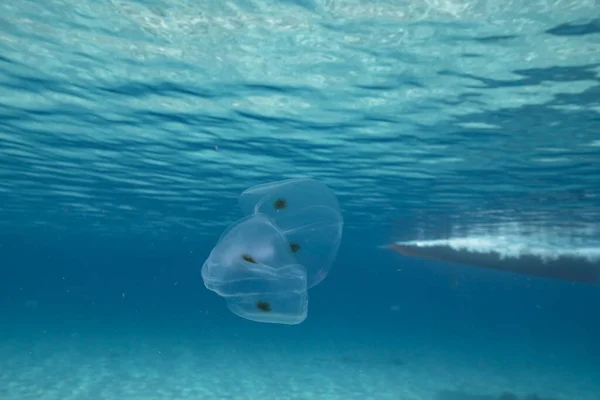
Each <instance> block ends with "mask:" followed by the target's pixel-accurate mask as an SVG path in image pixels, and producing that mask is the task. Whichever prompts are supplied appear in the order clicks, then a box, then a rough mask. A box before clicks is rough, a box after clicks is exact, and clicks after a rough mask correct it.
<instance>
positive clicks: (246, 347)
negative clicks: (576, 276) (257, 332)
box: [0, 330, 600, 400]
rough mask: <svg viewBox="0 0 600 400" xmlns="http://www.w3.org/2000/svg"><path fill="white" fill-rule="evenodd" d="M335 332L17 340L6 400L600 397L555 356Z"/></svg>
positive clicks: (8, 361) (4, 370)
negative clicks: (305, 335) (285, 335)
mask: <svg viewBox="0 0 600 400" xmlns="http://www.w3.org/2000/svg"><path fill="white" fill-rule="evenodd" d="M141 331H143V330H141ZM323 334H324V336H328V337H327V338H325V337H324V338H323V341H319V340H315V339H314V338H313V339H307V340H306V341H305V342H302V341H298V340H297V338H295V339H294V340H286V339H285V338H279V339H277V340H265V338H258V339H257V338H256V337H254V338H253V337H247V336H245V335H243V334H237V335H221V334H214V332H213V334H211V335H207V336H206V337H203V336H201V335H198V336H197V337H190V336H189V335H187V336H185V337H179V336H177V335H168V336H164V335H163V336H161V335H154V336H149V335H148V336H144V335H140V334H132V333H128V334H125V333H118V332H112V333H111V334H108V335H107V334H100V333H93V332H92V333H90V332H86V333H84V332H76V331H72V332H71V333H70V334H65V333H60V334H58V333H55V334H53V333H50V332H47V333H43V332H42V333H36V334H35V335H30V336H27V337H25V336H21V337H18V336H15V335H13V334H11V335H10V337H9V338H6V337H5V338H3V339H1V340H0V399H2V400H75V399H77V400H101V399H102V400H105V399H106V400H109V399H110V400H163V399H169V400H175V399H195V400H212V399H215V400H217V399H218V400H221V399H223V400H226V399H227V400H229V399H231V400H309V399H310V400H312V399H323V400H379V399H381V400H384V399H390V400H391V399H394V400H492V399H498V398H499V396H501V395H502V393H503V392H506V391H511V392H513V393H514V394H516V395H517V396H523V397H522V398H525V397H524V396H526V395H528V394H532V393H537V395H538V396H539V397H540V398H552V399H557V400H598V399H600V372H594V368H595V367H594V366H593V365H591V364H589V363H588V364H586V363H583V364H582V365H579V366H576V365H572V364H571V362H572V361H573V360H567V359H561V358H560V357H561V356H557V355H553V354H550V355H544V356H543V357H541V358H540V359H539V361H535V357H533V356H534V355H533V354H529V355H527V354H524V353H523V352H520V351H517V349H516V347H513V348H511V347H510V346H504V347H502V348H498V349H495V350H493V349H492V350H489V353H486V351H478V352H475V353H473V354H467V353H466V351H465V349H468V348H469V345H468V343H467V344H465V346H450V347H449V346H448V343H444V344H443V345H442V344H441V343H438V345H437V347H436V344H435V343H433V342H432V341H430V340H429V341H428V340H417V341H414V340H413V341H411V340H408V339H406V338H403V339H400V338H399V339H398V340H395V341H394V342H395V344H394V345H392V341H390V342H389V343H384V342H382V341H379V342H377V341H375V342H370V341H368V340H361V339H359V338H357V339H356V340H353V339H348V338H346V339H339V340H338V339H336V335H337V334H336V333H331V332H325V331H324V332H323ZM226 336H228V337H226ZM398 344H400V345H398ZM475 347H476V346H475ZM493 353H494V354H493ZM599 365H600V364H599ZM505 399H506V400H510V399H511V397H505ZM513 399H514V398H513Z"/></svg>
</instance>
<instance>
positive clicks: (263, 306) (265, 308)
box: [256, 301, 271, 312]
mask: <svg viewBox="0 0 600 400" xmlns="http://www.w3.org/2000/svg"><path fill="white" fill-rule="evenodd" d="M256 308H258V309H259V310H260V311H264V312H271V305H270V304H269V303H267V302H266V301H258V302H256Z"/></svg>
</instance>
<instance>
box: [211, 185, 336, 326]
mask: <svg viewBox="0 0 600 400" xmlns="http://www.w3.org/2000/svg"><path fill="white" fill-rule="evenodd" d="M240 205H241V207H242V210H243V211H244V213H245V214H246V217H244V218H243V219H241V220H239V221H237V222H235V223H234V224H233V225H231V226H230V227H229V228H228V229H227V230H226V231H225V232H224V233H223V234H222V235H221V237H220V239H219V241H218V243H217V245H216V246H215V247H214V248H213V250H212V251H211V253H210V255H209V257H208V259H207V260H206V262H205V263H204V266H203V267H202V278H203V280H204V284H205V286H206V287H207V288H208V289H210V290H212V291H214V292H216V293H217V294H219V295H220V296H222V297H224V298H225V299H226V300H227V305H228V307H229V309H230V310H231V311H232V312H233V313H234V314H236V315H238V316H240V317H242V318H246V319H249V320H253V321H257V322H269V323H279V324H290V325H292V324H299V323H301V322H302V321H304V319H305V318H306V316H307V313H308V294H307V290H308V289H309V288H310V287H313V286H315V285H317V284H318V283H319V282H321V281H322V280H323V279H324V278H325V277H326V276H327V274H328V272H329V270H330V269H331V266H332V265H333V262H334V261H335V257H336V254H337V250H338V248H339V244H340V241H341V235H342V227H343V219H342V217H341V214H340V210H339V204H338V201H337V199H336V198H335V196H334V195H333V193H332V192H331V190H330V189H329V188H328V187H327V186H325V185H323V184H322V183H320V182H317V181H315V180H312V179H290V180H285V181H280V182H274V183H268V184H263V185H258V186H254V187H252V188H250V189H248V190H246V191H244V192H243V193H242V195H241V196H240Z"/></svg>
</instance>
